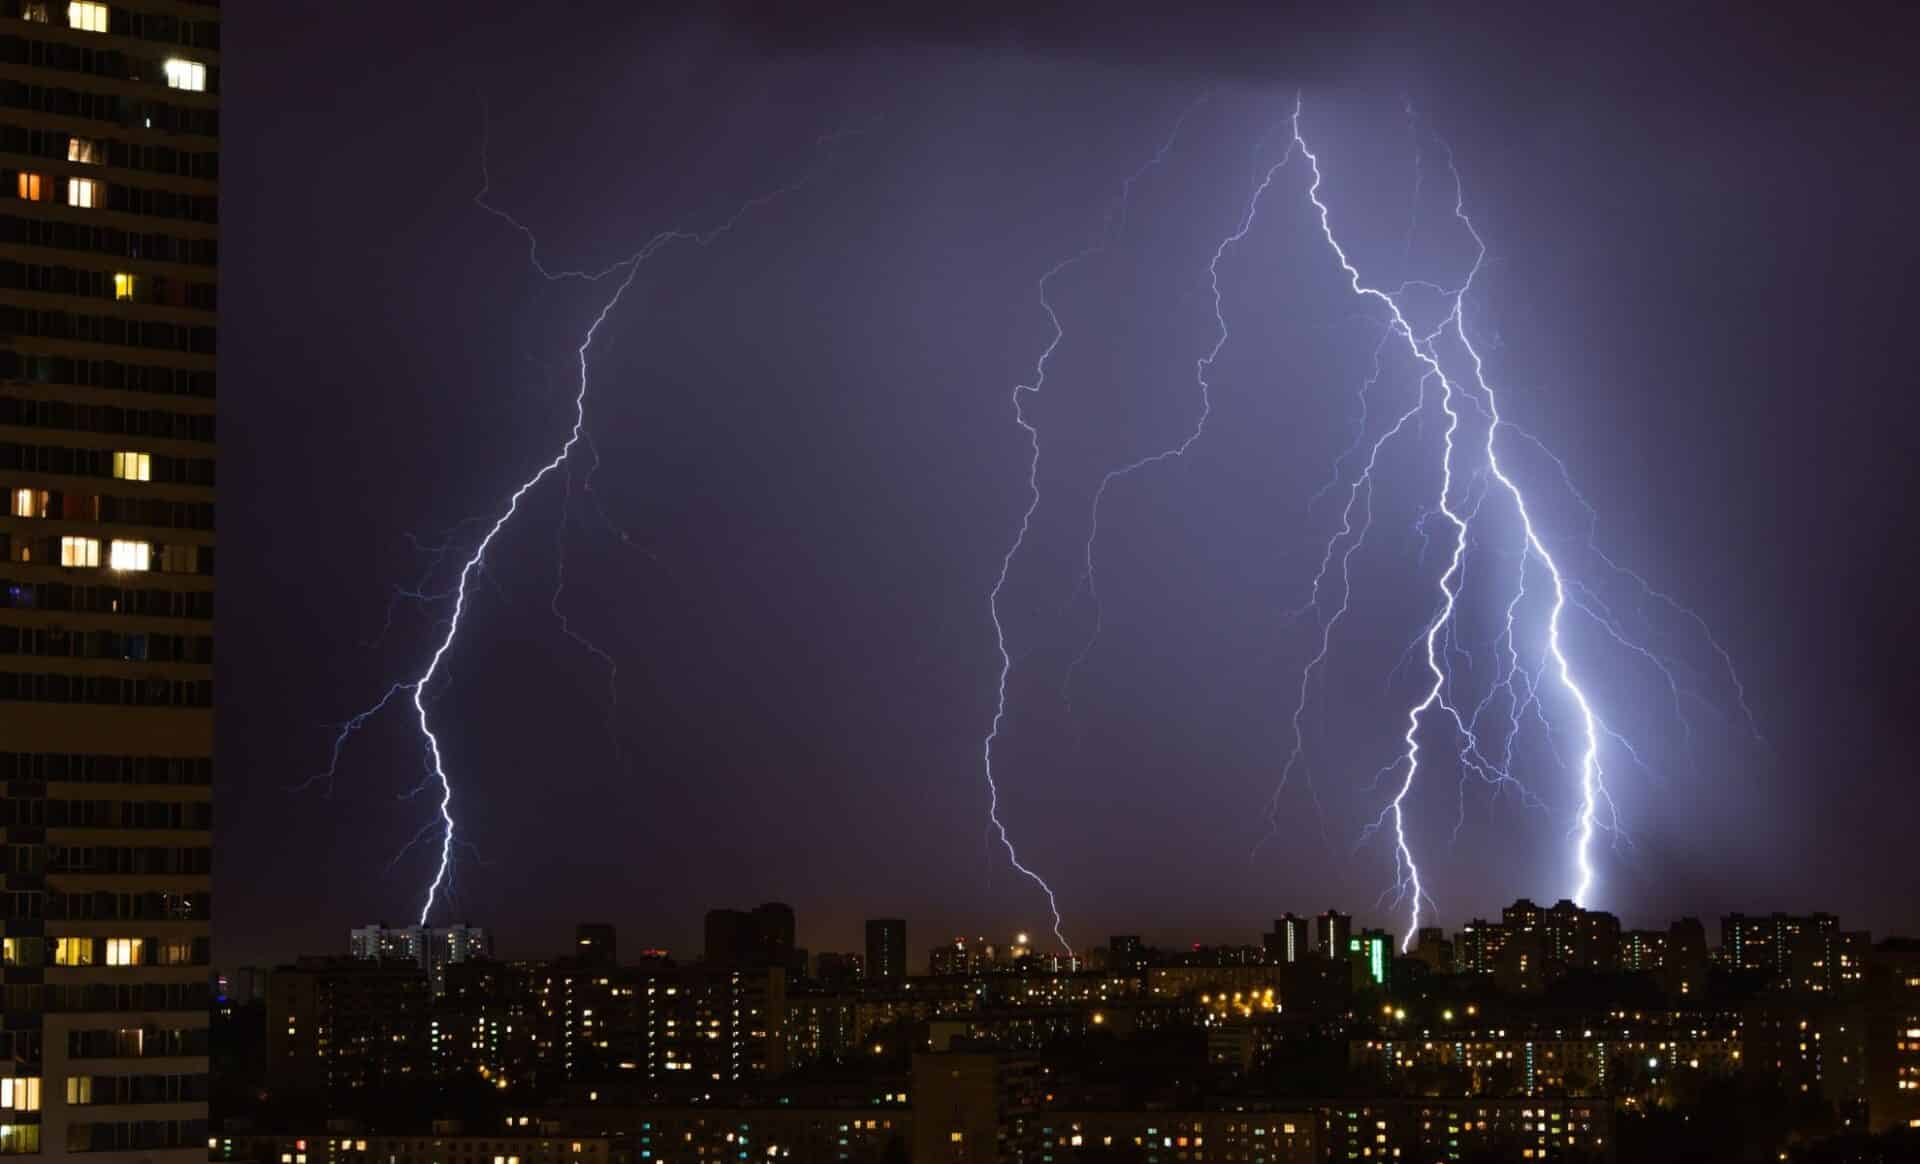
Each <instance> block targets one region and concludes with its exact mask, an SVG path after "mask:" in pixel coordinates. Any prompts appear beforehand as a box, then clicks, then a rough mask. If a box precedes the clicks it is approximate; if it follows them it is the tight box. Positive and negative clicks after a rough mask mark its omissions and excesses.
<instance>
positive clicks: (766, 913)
mask: <svg viewBox="0 0 1920 1164" xmlns="http://www.w3.org/2000/svg"><path fill="white" fill-rule="evenodd" d="M753 929H754V936H755V939H756V941H757V945H758V948H757V949H755V951H754V958H753V961H752V964H753V965H756V966H778V967H780V968H781V969H782V970H785V971H787V972H788V973H790V974H792V973H794V972H795V967H794V964H793V957H794V944H793V936H794V927H793V907H792V906H791V905H787V904H785V903H783V902H778V901H769V902H767V903H766V904H764V905H757V906H755V907H754V909H753ZM805 968H806V959H805V958H804V957H803V958H802V959H801V965H800V967H799V969H800V970H805Z"/></svg>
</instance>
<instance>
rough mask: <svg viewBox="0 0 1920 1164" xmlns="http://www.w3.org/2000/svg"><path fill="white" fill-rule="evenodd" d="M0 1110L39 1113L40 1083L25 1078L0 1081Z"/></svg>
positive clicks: (36, 1080)
mask: <svg viewBox="0 0 1920 1164" xmlns="http://www.w3.org/2000/svg"><path fill="white" fill-rule="evenodd" d="M0 1108H6V1109H7V1110H8V1111H39V1110H40V1081H39V1080H38V1079H32V1078H26V1077H20V1078H13V1079H0Z"/></svg>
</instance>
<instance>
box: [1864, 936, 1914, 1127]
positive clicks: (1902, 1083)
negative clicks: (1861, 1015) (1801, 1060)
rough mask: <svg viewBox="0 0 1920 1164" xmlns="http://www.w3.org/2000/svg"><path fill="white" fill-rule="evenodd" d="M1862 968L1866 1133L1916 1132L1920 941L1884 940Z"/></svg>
mask: <svg viewBox="0 0 1920 1164" xmlns="http://www.w3.org/2000/svg"><path fill="white" fill-rule="evenodd" d="M1868 965H1869V967H1870V970H1869V982H1868V986H1867V1039H1868V1043H1867V1121H1868V1130H1870V1131H1874V1132H1888V1131H1894V1130H1896V1129H1903V1128H1920V941H1916V940H1915V939H1912V938H1888V939H1886V940H1885V941H1883V942H1881V943H1880V944H1879V945H1876V946H1875V947H1874V948H1873V954H1872V957H1871V959H1870V961H1869V963H1868Z"/></svg>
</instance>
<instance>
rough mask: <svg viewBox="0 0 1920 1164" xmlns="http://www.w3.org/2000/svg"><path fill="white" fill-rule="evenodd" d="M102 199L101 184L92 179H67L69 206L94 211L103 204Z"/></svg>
mask: <svg viewBox="0 0 1920 1164" xmlns="http://www.w3.org/2000/svg"><path fill="white" fill-rule="evenodd" d="M103 201H104V199H102V198H101V197H100V183H98V182H96V181H94V180H93V179H92V178H68V179H67V205H68V206H78V207H80V208H81V209H83V210H92V209H93V208H94V207H96V206H98V205H100V204H101V202H103Z"/></svg>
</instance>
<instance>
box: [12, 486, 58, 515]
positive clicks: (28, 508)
mask: <svg viewBox="0 0 1920 1164" xmlns="http://www.w3.org/2000/svg"><path fill="white" fill-rule="evenodd" d="M10 500H11V501H12V504H11V505H9V506H8V507H7V508H8V511H9V512H10V513H12V514H13V516H15V517H45V516H47V506H48V504H49V502H50V499H49V498H48V496H47V491H46V490H45V489H15V490H14V491H13V494H12V496H11V498H10Z"/></svg>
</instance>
